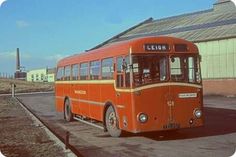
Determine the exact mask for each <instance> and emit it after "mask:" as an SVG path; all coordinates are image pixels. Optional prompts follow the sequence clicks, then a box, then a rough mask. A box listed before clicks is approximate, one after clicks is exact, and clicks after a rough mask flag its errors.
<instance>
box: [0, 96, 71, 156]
mask: <svg viewBox="0 0 236 157" xmlns="http://www.w3.org/2000/svg"><path fill="white" fill-rule="evenodd" d="M0 152H2V153H3V155H4V156H6V157H18V156H19V157H44V156H45V157H48V156H50V157H51V156H61V157H64V156H67V154H68V153H67V152H66V151H65V150H64V149H63V148H62V147H60V146H59V145H58V144H57V143H55V142H54V141H53V140H52V139H51V138H50V137H49V136H48V134H47V133H46V132H45V130H44V127H43V126H42V125H39V124H38V123H37V122H35V121H33V120H32V119H31V117H30V116H29V115H28V114H26V112H25V111H24V109H23V108H22V107H21V106H19V104H17V103H16V102H15V101H14V100H13V99H11V98H9V97H0ZM0 156H1V154H0ZM1 157H3V156H1Z"/></svg>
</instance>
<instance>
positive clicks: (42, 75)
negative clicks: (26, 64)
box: [27, 68, 55, 82]
mask: <svg viewBox="0 0 236 157" xmlns="http://www.w3.org/2000/svg"><path fill="white" fill-rule="evenodd" d="M27 81H29V82H54V81H55V68H52V69H48V68H42V69H34V70H30V71H28V72H27Z"/></svg>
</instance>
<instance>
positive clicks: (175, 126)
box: [163, 123, 180, 129]
mask: <svg viewBox="0 0 236 157" xmlns="http://www.w3.org/2000/svg"><path fill="white" fill-rule="evenodd" d="M178 128H180V124H178V123H169V124H166V125H163V129H178Z"/></svg>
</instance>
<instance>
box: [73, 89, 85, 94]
mask: <svg viewBox="0 0 236 157" xmlns="http://www.w3.org/2000/svg"><path fill="white" fill-rule="evenodd" d="M75 94H83V95H85V94H87V92H86V91H84V90H75Z"/></svg>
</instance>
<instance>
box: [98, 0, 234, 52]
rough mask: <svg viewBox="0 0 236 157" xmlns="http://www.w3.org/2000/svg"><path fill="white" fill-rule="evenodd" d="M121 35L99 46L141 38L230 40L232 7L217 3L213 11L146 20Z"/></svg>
mask: <svg viewBox="0 0 236 157" xmlns="http://www.w3.org/2000/svg"><path fill="white" fill-rule="evenodd" d="M124 32H125V33H122V34H118V35H116V36H115V37H113V38H111V39H109V40H107V41H105V42H104V43H102V44H100V45H99V47H100V46H103V45H105V44H108V43H111V42H116V41H122V40H127V39H132V38H136V37H143V36H159V35H166V36H174V37H178V38H183V39H186V40H189V41H194V42H198V41H205V40H216V39H220V38H232V37H236V7H235V5H234V4H233V2H231V1H229V0H218V1H217V3H215V4H214V5H213V9H209V10H204V11H200V12H195V13H189V14H184V15H179V16H173V17H169V18H164V19H158V20H152V21H150V20H149V21H146V22H142V23H141V24H138V25H137V26H136V27H132V29H128V31H124ZM96 48H97V47H96Z"/></svg>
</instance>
